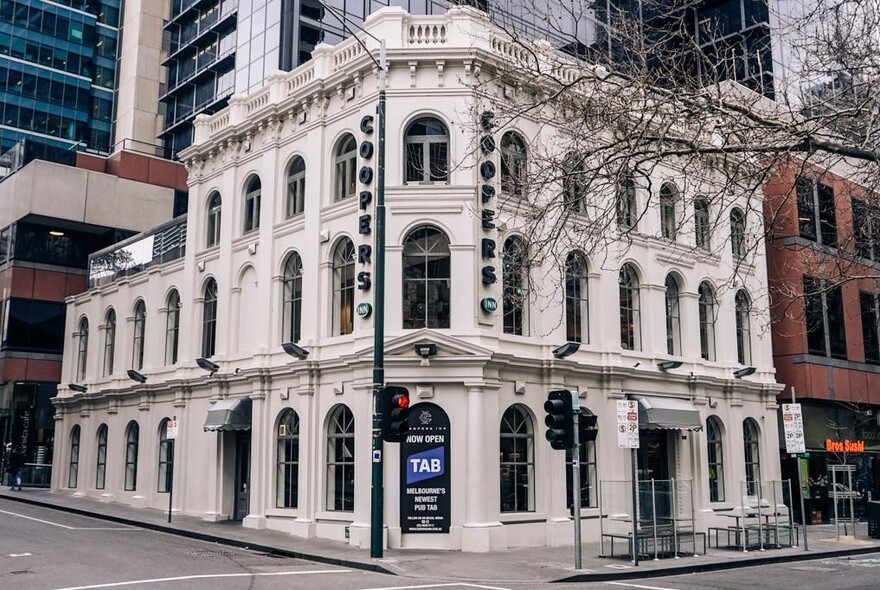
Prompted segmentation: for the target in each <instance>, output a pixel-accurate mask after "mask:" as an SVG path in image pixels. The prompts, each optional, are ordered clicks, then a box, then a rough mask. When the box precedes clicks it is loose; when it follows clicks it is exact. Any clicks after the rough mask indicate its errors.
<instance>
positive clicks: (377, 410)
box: [370, 39, 388, 558]
mask: <svg viewBox="0 0 880 590" xmlns="http://www.w3.org/2000/svg"><path fill="white" fill-rule="evenodd" d="M387 71H388V66H387V64H386V61H385V40H384V39H383V40H382V41H381V42H380V46H379V107H378V109H377V113H376V114H377V123H378V126H379V133H378V138H377V144H378V145H377V147H376V168H377V175H376V252H375V271H376V295H375V304H376V316H375V319H374V320H373V459H372V460H373V463H372V465H373V469H372V482H371V503H370V557H373V558H380V557H382V554H383V551H384V547H383V542H382V529H383V526H384V520H385V506H384V501H385V498H384V494H385V488H384V481H383V480H384V472H383V471H382V451H383V441H382V409H383V408H382V407H381V406H382V388H383V387H384V386H385V84H386V76H387Z"/></svg>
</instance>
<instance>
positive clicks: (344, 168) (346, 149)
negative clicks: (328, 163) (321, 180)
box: [333, 133, 357, 201]
mask: <svg viewBox="0 0 880 590" xmlns="http://www.w3.org/2000/svg"><path fill="white" fill-rule="evenodd" d="M335 163H336V179H335V187H336V188H335V189H334V191H333V200H334V201H341V200H343V199H347V198H349V197H353V196H354V195H355V193H356V192H357V141H356V140H355V138H354V136H353V135H352V134H351V133H346V134H345V135H344V136H342V137H341V138H340V139H339V141H338V142H337V143H336V151H335Z"/></svg>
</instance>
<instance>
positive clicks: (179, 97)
mask: <svg viewBox="0 0 880 590" xmlns="http://www.w3.org/2000/svg"><path fill="white" fill-rule="evenodd" d="M459 4H467V5H470V6H474V7H476V8H479V9H481V10H484V11H487V12H488V13H489V15H490V16H491V17H492V19H493V20H494V21H496V22H499V23H502V24H503V25H505V26H509V27H511V28H513V29H515V30H517V31H519V32H522V33H524V34H526V35H528V36H533V37H542V38H544V39H548V40H550V41H551V42H555V44H556V45H557V46H560V47H561V46H563V45H566V44H570V43H571V35H570V34H559V33H560V32H565V33H568V32H569V31H573V30H574V26H573V25H568V24H562V25H560V24H559V23H553V24H552V27H551V28H553V29H555V30H554V31H547V30H546V29H547V22H548V21H547V19H548V18H551V19H559V18H563V19H570V17H571V16H572V9H571V7H568V8H567V9H565V10H553V9H552V8H551V7H552V6H553V5H554V4H555V2H554V0H550V1H548V2H545V3H542V2H535V1H533V0H505V1H503V2H489V0H171V15H170V17H169V19H168V21H167V23H166V25H165V31H166V50H167V55H166V58H165V61H164V62H163V65H164V66H165V67H166V68H167V71H168V80H167V88H166V92H165V95H164V96H163V97H162V98H161V101H162V103H163V104H164V105H165V126H164V131H163V133H162V135H161V136H160V137H161V139H163V140H164V141H165V156H166V157H169V158H173V157H176V156H177V154H178V153H179V152H180V150H182V149H184V148H186V147H188V146H189V145H190V143H192V122H193V119H195V117H196V115H198V114H199V113H208V114H211V113H215V112H217V111H219V110H221V109H222V108H224V107H225V106H226V105H227V102H228V99H229V97H230V96H231V95H232V94H233V93H247V92H251V91H253V90H255V89H257V88H259V87H260V86H262V85H263V84H264V82H265V80H266V78H267V77H268V76H269V75H270V74H271V73H272V72H276V71H278V70H283V71H289V70H291V69H293V68H295V67H296V66H298V65H301V64H303V63H305V62H307V61H308V60H309V59H311V55H312V51H313V50H314V49H315V47H316V46H317V45H318V44H319V43H328V44H330V45H335V44H337V43H339V42H340V41H342V40H343V39H345V38H346V37H348V36H349V35H350V31H351V30H356V29H357V26H358V25H359V24H360V23H362V22H363V21H364V19H365V18H366V17H367V16H368V15H369V14H371V13H373V12H375V11H377V10H379V9H380V8H384V7H386V6H399V7H401V8H403V9H404V10H406V11H407V12H409V13H410V14H443V13H445V12H446V11H447V10H448V9H449V8H450V6H454V5H459ZM542 4H546V8H545V10H543V11H536V10H535V7H536V6H541V5H542ZM560 15H561V16H560ZM343 21H345V24H343Z"/></svg>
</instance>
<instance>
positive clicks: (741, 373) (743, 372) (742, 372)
mask: <svg viewBox="0 0 880 590" xmlns="http://www.w3.org/2000/svg"><path fill="white" fill-rule="evenodd" d="M755 371H757V369H756V368H755V367H743V368H742V369H737V370H736V371H734V372H733V376H734V377H736V378H737V379H742V378H743V377H748V376H749V375H753V374H754V373H755Z"/></svg>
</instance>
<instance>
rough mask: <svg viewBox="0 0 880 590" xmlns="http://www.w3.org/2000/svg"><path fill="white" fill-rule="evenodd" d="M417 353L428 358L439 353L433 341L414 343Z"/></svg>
mask: <svg viewBox="0 0 880 590" xmlns="http://www.w3.org/2000/svg"><path fill="white" fill-rule="evenodd" d="M413 348H414V349H415V351H416V354H417V355H419V356H420V357H422V358H428V357H429V356H434V355H435V354H437V345H436V344H434V343H433V342H416V343H415V344H413Z"/></svg>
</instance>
